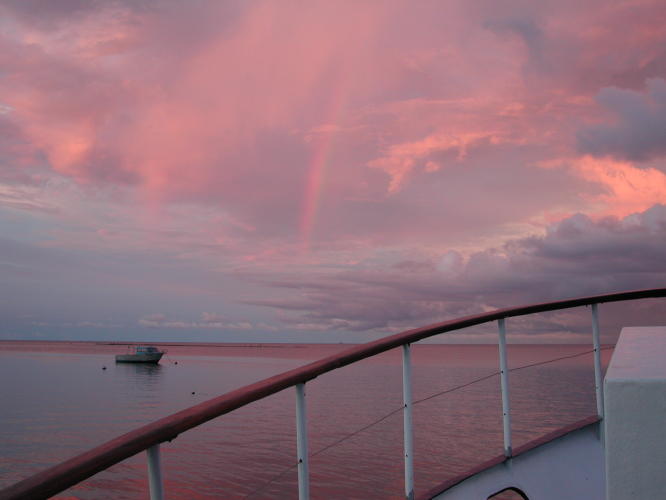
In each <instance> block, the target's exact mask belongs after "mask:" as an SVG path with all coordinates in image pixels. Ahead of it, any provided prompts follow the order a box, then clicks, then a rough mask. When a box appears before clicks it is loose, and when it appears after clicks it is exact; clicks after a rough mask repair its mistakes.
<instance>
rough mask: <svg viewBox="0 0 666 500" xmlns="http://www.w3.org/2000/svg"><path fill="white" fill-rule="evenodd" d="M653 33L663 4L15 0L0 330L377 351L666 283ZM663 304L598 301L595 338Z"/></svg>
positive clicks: (662, 55)
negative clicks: (406, 339)
mask: <svg viewBox="0 0 666 500" xmlns="http://www.w3.org/2000/svg"><path fill="white" fill-rule="evenodd" d="M664 26H666V4H665V3H664V2H663V1H661V0H654V1H653V0H628V1H607V0H604V1H594V0H593V1H589V2H582V3H581V2H579V1H570V0H557V1H550V0H544V1H541V2H533V1H513V0H509V1H506V2H496V1H490V0H487V1H483V0H479V1H473V2H470V1H442V0H437V1H429V0H423V1H419V2H412V1H395V0H381V1H380V0H367V1H351V0H349V1H348V0H341V1H335V2H332V1H323V0H313V1H308V2H301V1H291V0H280V1H278V0H272V1H261V0H256V1H252V2H247V1H221V0H211V1H207V0H197V1H192V2H182V1H176V0H163V1H148V0H143V1H142V0H116V1H103V0H98V1H85V0H60V1H58V2H53V1H49V0H4V1H3V2H2V3H0V272H1V276H2V278H1V280H2V281H1V283H2V285H1V286H0V315H1V317H2V320H0V339H54V340H55V339H69V340H77V339H86V340H137V341H148V340H153V341H156V340H164V341H183V342H187V341H203V342H229V341H234V342H243V341H247V342H251V341H261V342H289V341H294V342H296V341H298V342H304V341H312V342H362V341H367V340H370V339H374V338H379V337H381V336H384V335H387V334H391V333H395V332H399V331H402V330H406V329H408V328H413V327H417V326H423V325H426V324H429V323H433V322H437V321H443V320H447V319H452V318H455V317H458V316H462V315H467V314H476V313H480V312H483V311H488V310H492V309H494V308H499V307H508V306H513V305H520V304H525V303H533V302H537V301H548V300H558V299H563V298H568V297H577V296H583V295H590V294H601V293H610V292H614V291H620V290H631V289H641V288H652V287H663V286H666V259H665V258H664V249H665V248H666V245H665V244H666V30H665V29H664ZM665 311H666V308H665V307H664V301H663V300H662V301H659V300H648V301H643V302H641V303H638V304H636V305H634V306H631V307H630V306H625V305H621V306H617V307H611V306H604V307H602V308H601V310H600V314H601V318H602V327H604V330H603V331H604V335H605V336H606V337H605V338H606V339H609V338H611V337H612V336H613V335H615V336H617V332H618V331H619V330H618V328H619V327H620V326H621V325H622V324H657V323H661V324H663V323H664V316H665V314H664V312H665ZM589 322H590V319H589V311H587V312H586V311H563V312H559V313H550V314H547V315H541V316H539V317H536V318H532V319H529V320H527V319H525V320H522V319H516V320H512V321H508V322H507V328H508V329H509V338H510V339H511V338H513V339H514V340H515V341H525V342H527V341H534V342H551V341H553V342H578V341H581V342H583V341H587V340H588V334H589V329H590V325H589ZM491 326H492V325H490V326H489V327H488V328H487V329H483V328H482V329H480V330H478V331H474V332H466V333H464V334H463V336H462V337H461V338H464V339H465V341H471V342H476V341H492V339H494V335H495V334H494V333H493V332H494V330H493V328H495V327H494V326H493V327H492V328H491ZM512 329H513V335H514V336H513V337H512Z"/></svg>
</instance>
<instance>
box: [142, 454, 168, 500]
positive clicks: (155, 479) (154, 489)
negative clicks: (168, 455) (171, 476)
mask: <svg viewBox="0 0 666 500" xmlns="http://www.w3.org/2000/svg"><path fill="white" fill-rule="evenodd" d="M146 454H147V455H148V484H149V486H150V500H162V499H163V498H164V486H163V485H162V464H161V460H160V445H159V444H156V445H153V446H151V447H150V448H147V449H146Z"/></svg>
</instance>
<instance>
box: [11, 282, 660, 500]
mask: <svg viewBox="0 0 666 500" xmlns="http://www.w3.org/2000/svg"><path fill="white" fill-rule="evenodd" d="M658 297H666V288H654V289H648V290H636V291H627V292H618V293H611V294H605V295H596V296H590V297H582V298H576V299H566V300H559V301H555V302H546V303H541V304H531V305H525V306H519V307H511V308H506V309H498V310H496V311H491V312H487V313H483V314H476V315H472V316H466V317H463V318H458V319H454V320H449V321H444V322H441V323H435V324H433V325H429V326H424V327H421V328H415V329H413V330H408V331H406V332H402V333H397V334H394V335H391V336H389V337H385V338H382V339H379V340H375V341H372V342H368V343H366V344H362V345H359V346H354V347H351V348H349V349H346V350H344V351H342V352H340V353H337V354H334V355H331V356H328V357H326V358H322V359H320V360H318V361H314V362H312V363H309V364H307V365H304V366H301V367H299V368H294V369H292V370H289V371H286V372H283V373H281V374H279V375H275V376H273V377H269V378H267V379H264V380H261V381H259V382H255V383H254V384H250V385H246V386H245V387H241V388H239V389H236V390H234V391H231V392H228V393H226V394H223V395H221V396H218V397H216V398H212V399H209V400H208V401H204V402H203V403H200V404H198V405H195V406H192V407H190V408H187V409H185V410H182V411H179V412H177V413H174V414H172V415H169V416H167V417H164V418H161V419H160V420H156V421H155V422H152V423H150V424H147V425H144V426H143V427H139V428H138V429H135V430H133V431H130V432H128V433H126V434H123V435H122V436H119V437H117V438H115V439H112V440H110V441H107V442H106V443H104V444H102V445H100V446H97V447H96V448H93V449H91V450H89V451H87V452H85V453H82V454H80V455H77V456H76V457H73V458H71V459H69V460H67V461H65V462H61V463H60V464H58V465H55V466H53V467H51V468H49V469H46V470H44V471H42V472H38V473H37V474H35V475H33V476H31V477H29V478H27V479H24V480H22V481H19V482H18V483H15V484H13V485H11V486H9V487H8V488H5V489H4V490H0V500H10V499H11V500H15V499H16V500H18V499H20V498H48V497H49V496H52V495H55V494H56V493H59V492H61V491H64V490H66V489H67V488H69V487H71V486H73V485H75V484H77V483H80V482H81V481H83V480H85V479H87V478H89V477H91V476H93V475H94V474H96V473H98V472H100V471H102V470H104V469H107V468H109V467H111V466H112V465H115V464H117V463H118V462H120V461H122V460H125V459H126V458H129V457H131V456H134V455H136V454H137V453H139V452H141V451H144V450H146V449H148V448H150V447H152V446H154V445H157V444H159V443H163V442H165V441H171V440H172V439H174V438H175V437H176V436H178V435H179V434H181V433H183V432H185V431H187V430H189V429H192V428H193V427H197V426H198V425H201V424H203V423H204V422H207V421H209V420H211V419H213V418H216V417H219V416H220V415H224V414H225V413H229V412H231V411H233V410H236V409H238V408H240V407H242V406H245V405H247V404H249V403H252V402H254V401H257V400H259V399H263V398H265V397H267V396H270V395H271V394H275V393H277V392H280V391H282V390H284V389H287V388H288V387H291V386H294V385H296V384H301V383H305V382H307V381H309V380H312V379H314V378H316V377H318V376H319V375H322V374H324V373H327V372H330V371H333V370H335V369H337V368H341V367H343V366H347V365H349V364H352V363H355V362H357V361H361V360H363V359H366V358H369V357H372V356H375V355H376V354H380V353H382V352H385V351H388V350H391V349H394V348H396V347H400V346H402V345H405V344H411V343H413V342H417V341H419V340H423V339H425V338H428V337H433V336H435V335H439V334H442V333H446V332H450V331H453V330H459V329H462V328H467V327H470V326H475V325H480V324H483V323H489V322H491V321H496V320H499V319H502V318H510V317H515V316H524V315H527V314H533V313H539V312H547V311H555V310H560V309H569V308H572V307H579V306H586V305H591V304H601V303H607V302H620V301H625V300H637V299H647V298H658Z"/></svg>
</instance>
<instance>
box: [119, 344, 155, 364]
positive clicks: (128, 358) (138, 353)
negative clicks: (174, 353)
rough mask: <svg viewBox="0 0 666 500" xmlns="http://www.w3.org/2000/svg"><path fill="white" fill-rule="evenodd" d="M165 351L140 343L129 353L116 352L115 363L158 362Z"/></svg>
mask: <svg viewBox="0 0 666 500" xmlns="http://www.w3.org/2000/svg"><path fill="white" fill-rule="evenodd" d="M165 352H166V351H160V350H159V349H158V348H157V347H153V346H151V345H140V346H136V347H135V348H134V352H132V353H129V354H116V363H159V362H160V359H161V358H162V356H163V355H164V353H165Z"/></svg>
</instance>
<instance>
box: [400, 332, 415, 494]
mask: <svg viewBox="0 0 666 500" xmlns="http://www.w3.org/2000/svg"><path fill="white" fill-rule="evenodd" d="M402 399H403V402H404V408H403V430H404V445H405V498H406V499H407V500H413V498H414V444H413V443H414V441H413V430H412V360H411V354H410V347H409V344H404V345H403V346H402Z"/></svg>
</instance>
